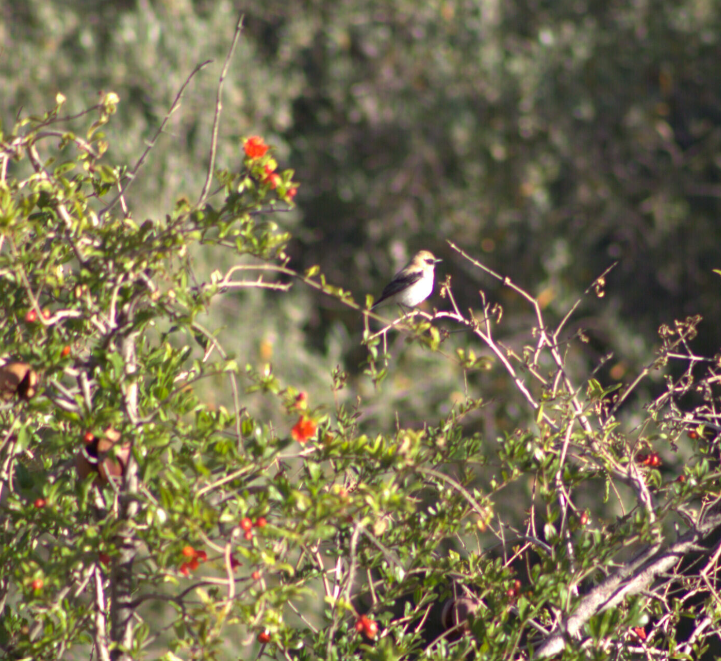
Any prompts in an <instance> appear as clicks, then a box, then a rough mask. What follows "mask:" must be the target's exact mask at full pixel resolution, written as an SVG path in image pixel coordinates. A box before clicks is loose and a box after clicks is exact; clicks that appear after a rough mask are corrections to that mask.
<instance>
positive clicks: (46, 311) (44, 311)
mask: <svg viewBox="0 0 721 661" xmlns="http://www.w3.org/2000/svg"><path fill="white" fill-rule="evenodd" d="M43 319H50V310H48V309H47V308H45V309H44V310H43Z"/></svg>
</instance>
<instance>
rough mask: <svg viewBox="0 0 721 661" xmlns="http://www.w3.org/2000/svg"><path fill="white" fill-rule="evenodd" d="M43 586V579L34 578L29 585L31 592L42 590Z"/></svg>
mask: <svg viewBox="0 0 721 661" xmlns="http://www.w3.org/2000/svg"><path fill="white" fill-rule="evenodd" d="M43 585H45V583H44V582H43V579H42V578H36V579H35V580H34V581H33V582H32V583H31V584H30V587H31V588H32V589H33V590H42V589H43Z"/></svg>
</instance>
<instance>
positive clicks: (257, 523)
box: [255, 516, 268, 528]
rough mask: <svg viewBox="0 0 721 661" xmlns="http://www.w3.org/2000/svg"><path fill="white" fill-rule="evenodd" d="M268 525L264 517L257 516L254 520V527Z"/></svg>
mask: <svg viewBox="0 0 721 661" xmlns="http://www.w3.org/2000/svg"><path fill="white" fill-rule="evenodd" d="M267 525H268V522H267V521H266V520H265V517H262V516H259V517H258V518H257V519H256V520H255V527H256V528H265V527H266V526H267Z"/></svg>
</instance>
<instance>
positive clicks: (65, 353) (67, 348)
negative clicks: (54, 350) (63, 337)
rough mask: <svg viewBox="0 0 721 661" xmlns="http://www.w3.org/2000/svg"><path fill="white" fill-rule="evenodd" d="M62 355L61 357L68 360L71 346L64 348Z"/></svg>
mask: <svg viewBox="0 0 721 661" xmlns="http://www.w3.org/2000/svg"><path fill="white" fill-rule="evenodd" d="M60 355H61V356H62V357H63V358H67V357H68V356H69V355H70V347H69V346H64V347H63V350H62V351H61V352H60Z"/></svg>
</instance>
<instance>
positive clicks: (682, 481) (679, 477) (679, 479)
mask: <svg viewBox="0 0 721 661" xmlns="http://www.w3.org/2000/svg"><path fill="white" fill-rule="evenodd" d="M685 481H686V476H685V475H679V476H678V477H677V478H676V482H680V483H681V484H683V483H684V482H685Z"/></svg>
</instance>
